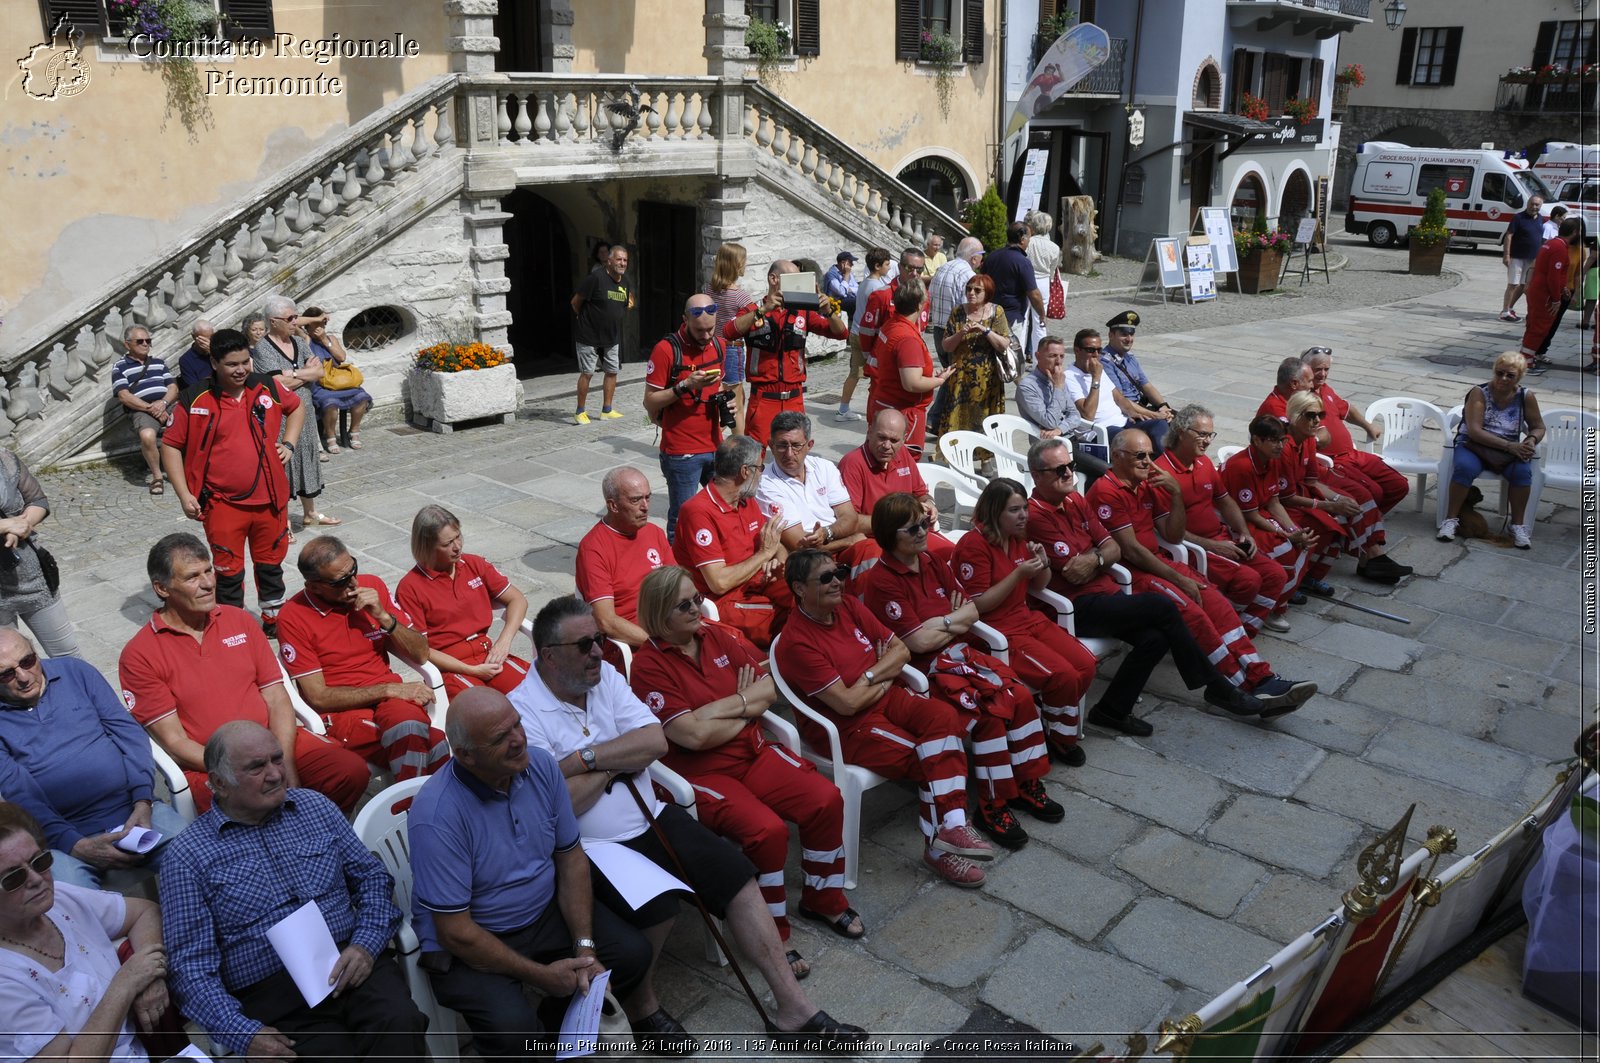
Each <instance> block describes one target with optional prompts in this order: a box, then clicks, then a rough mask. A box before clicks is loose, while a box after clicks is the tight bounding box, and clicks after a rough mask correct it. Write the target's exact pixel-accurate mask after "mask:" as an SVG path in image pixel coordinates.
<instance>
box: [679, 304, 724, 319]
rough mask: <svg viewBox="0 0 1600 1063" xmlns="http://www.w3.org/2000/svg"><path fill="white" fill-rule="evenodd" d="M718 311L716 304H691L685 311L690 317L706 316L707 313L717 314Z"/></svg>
mask: <svg viewBox="0 0 1600 1063" xmlns="http://www.w3.org/2000/svg"><path fill="white" fill-rule="evenodd" d="M716 312H717V308H716V307H715V306H691V307H690V308H689V309H687V310H685V311H684V313H686V314H688V315H689V316H690V317H705V316H706V315H707V314H715V313H716Z"/></svg>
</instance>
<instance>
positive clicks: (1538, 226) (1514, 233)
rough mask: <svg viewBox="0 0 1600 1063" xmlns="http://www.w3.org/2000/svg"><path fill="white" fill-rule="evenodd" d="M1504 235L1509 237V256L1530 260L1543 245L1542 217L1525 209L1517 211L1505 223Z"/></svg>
mask: <svg viewBox="0 0 1600 1063" xmlns="http://www.w3.org/2000/svg"><path fill="white" fill-rule="evenodd" d="M1506 235H1507V236H1509V237H1510V238H1511V257H1512V258H1519V259H1525V260H1529V261H1531V260H1532V259H1534V258H1536V257H1537V256H1538V254H1539V248H1541V247H1543V246H1544V219H1543V218H1541V217H1540V216H1539V215H1537V214H1529V213H1528V212H1527V211H1525V210H1524V211H1518V212H1517V213H1516V214H1513V215H1512V216H1511V220H1510V221H1509V222H1507V223H1506Z"/></svg>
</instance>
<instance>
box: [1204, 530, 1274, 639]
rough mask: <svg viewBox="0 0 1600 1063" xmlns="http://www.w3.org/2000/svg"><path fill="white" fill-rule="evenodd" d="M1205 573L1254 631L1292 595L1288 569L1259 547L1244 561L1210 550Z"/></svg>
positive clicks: (1246, 624) (1251, 630)
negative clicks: (1230, 558) (1286, 570)
mask: <svg viewBox="0 0 1600 1063" xmlns="http://www.w3.org/2000/svg"><path fill="white" fill-rule="evenodd" d="M1206 577H1207V579H1209V580H1210V581H1211V583H1212V584H1213V585H1214V586H1215V587H1216V588H1217V589H1218V590H1220V591H1221V592H1222V593H1223V594H1225V595H1226V596H1227V598H1228V601H1230V602H1232V603H1233V607H1234V609H1235V610H1237V611H1238V613H1239V615H1240V616H1241V617H1242V618H1243V619H1244V626H1245V628H1246V630H1248V631H1250V632H1252V633H1254V632H1256V631H1260V630H1261V622H1262V621H1263V620H1265V619H1266V618H1267V615H1268V614H1269V613H1271V612H1272V611H1273V610H1274V609H1277V608H1278V607H1279V606H1281V605H1283V602H1284V599H1286V598H1288V597H1289V582H1288V579H1289V577H1288V573H1287V572H1285V571H1284V569H1283V567H1282V566H1280V565H1279V564H1278V562H1277V561H1275V560H1273V559H1272V558H1270V557H1268V556H1267V555H1266V554H1265V553H1264V552H1263V551H1262V550H1260V549H1259V548H1258V549H1257V550H1256V552H1255V553H1253V554H1251V555H1250V556H1249V557H1247V558H1245V559H1244V560H1243V561H1231V560H1229V559H1228V558H1226V557H1220V556H1218V555H1216V554H1213V553H1207V554H1206Z"/></svg>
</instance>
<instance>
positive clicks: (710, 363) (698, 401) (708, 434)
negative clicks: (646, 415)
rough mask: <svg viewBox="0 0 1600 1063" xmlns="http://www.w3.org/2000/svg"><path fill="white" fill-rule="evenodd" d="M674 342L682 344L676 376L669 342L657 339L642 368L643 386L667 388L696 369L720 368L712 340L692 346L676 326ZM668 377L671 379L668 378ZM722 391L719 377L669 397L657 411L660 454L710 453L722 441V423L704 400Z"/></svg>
mask: <svg viewBox="0 0 1600 1063" xmlns="http://www.w3.org/2000/svg"><path fill="white" fill-rule="evenodd" d="M677 335H678V342H679V343H680V344H682V345H683V356H682V357H683V364H682V366H681V368H679V370H678V373H677V375H676V376H671V374H672V344H671V343H669V342H668V341H667V340H666V339H661V340H659V341H657V343H656V345H655V347H653V348H652V349H651V351H650V368H649V369H647V370H646V371H645V375H644V383H645V387H647V388H654V389H657V390H660V389H662V388H670V387H671V386H672V385H673V384H675V383H677V382H678V381H679V380H682V379H683V378H684V377H686V376H688V375H689V374H690V373H693V372H695V371H696V370H698V369H713V368H716V369H720V368H722V355H721V354H720V353H719V352H718V350H717V345H716V343H714V342H713V343H711V344H709V345H707V346H705V347H696V346H695V345H694V341H693V340H691V339H690V338H689V335H688V330H687V329H685V328H683V327H681V326H680V327H679V328H678V333H677ZM669 376H671V379H668V377H669ZM721 390H722V381H721V379H720V378H719V379H718V380H717V382H716V383H715V384H707V385H706V386H705V387H703V388H701V389H700V390H699V391H690V392H687V393H685V394H684V395H683V397H681V398H678V399H675V400H673V401H672V402H671V403H669V404H668V405H667V407H666V409H664V410H662V411H661V453H663V454H710V453H711V452H712V451H714V450H716V449H717V444H718V443H721V442H722V425H721V424H720V423H718V421H717V419H716V417H715V416H714V415H713V414H712V412H711V410H710V408H709V407H708V406H706V401H705V400H707V399H709V398H710V397H711V396H713V395H715V394H716V393H717V392H719V391H721Z"/></svg>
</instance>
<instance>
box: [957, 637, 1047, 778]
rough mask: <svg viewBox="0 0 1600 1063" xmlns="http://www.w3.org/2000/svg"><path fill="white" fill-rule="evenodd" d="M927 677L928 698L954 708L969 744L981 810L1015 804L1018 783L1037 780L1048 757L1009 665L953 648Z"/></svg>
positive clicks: (1032, 709) (1035, 712)
mask: <svg viewBox="0 0 1600 1063" xmlns="http://www.w3.org/2000/svg"><path fill="white" fill-rule="evenodd" d="M933 669H934V671H933V674H931V675H930V676H929V677H928V682H929V683H930V684H931V689H932V692H933V693H934V694H935V695H937V696H939V697H940V698H942V699H944V700H946V701H949V702H952V703H954V704H956V705H958V706H959V707H960V708H961V709H962V710H963V712H964V714H965V715H966V717H967V721H968V722H967V735H968V736H969V737H970V738H971V739H972V754H971V757H970V760H971V764H972V775H973V778H975V779H976V780H977V783H978V790H979V797H978V799H979V800H980V801H982V802H983V803H984V804H986V805H993V804H1003V803H1005V802H1006V801H1010V800H1012V799H1013V798H1015V797H1016V796H1017V795H1018V793H1019V791H1018V789H1017V780H1018V779H1021V780H1023V781H1029V780H1032V779H1042V778H1044V776H1045V775H1047V774H1048V773H1049V771H1050V751H1049V750H1048V749H1047V748H1046V747H1045V744H1044V725H1043V724H1042V723H1040V721H1039V709H1038V706H1037V705H1035V704H1034V701H1033V695H1032V694H1031V693H1029V692H1028V688H1027V686H1025V685H1024V684H1023V682H1022V680H1021V679H1020V678H1019V677H1018V676H1017V673H1016V672H1015V671H1013V670H1012V669H1011V668H1010V667H1009V666H1008V665H1006V664H1005V663H1004V662H1003V661H1001V660H1000V659H999V658H997V657H991V656H989V655H988V654H987V653H984V652H982V651H981V650H974V649H972V648H971V647H969V646H965V645H961V644H956V645H952V646H948V647H946V648H945V649H944V651H943V652H941V653H940V654H939V655H938V657H937V659H936V662H935V664H934V666H933Z"/></svg>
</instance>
